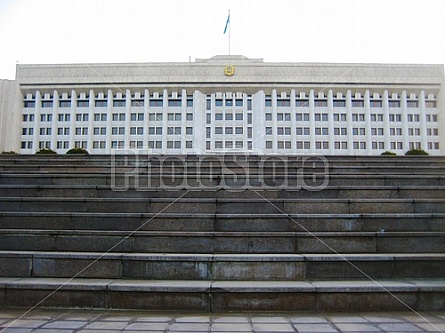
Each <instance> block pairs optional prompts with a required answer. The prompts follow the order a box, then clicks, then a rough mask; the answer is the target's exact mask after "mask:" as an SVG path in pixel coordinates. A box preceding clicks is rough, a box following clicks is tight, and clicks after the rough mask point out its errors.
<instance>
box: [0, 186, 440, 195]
mask: <svg viewBox="0 0 445 333" xmlns="http://www.w3.org/2000/svg"><path fill="white" fill-rule="evenodd" d="M184 192H185V190H182V191H181V192H178V190H168V189H165V190H162V189H156V188H150V189H143V188H141V189H135V188H129V189H127V190H125V191H119V190H116V191H113V190H112V189H110V187H109V186H98V185H21V184H18V185H0V197H59V198H60V197H81V198H177V197H178V196H180V195H182V194H184ZM259 193H260V194H261V196H263V197H266V198H270V199H278V198H331V199H335V198H339V199H346V198H349V199H357V198H363V199H365V198H368V199H370V198H387V199H406V198H437V199H439V198H445V186H427V185H425V186H413V185H411V186H410V185H405V186H363V185H357V186H348V185H339V186H330V185H328V186H326V187H325V188H323V190H321V191H308V190H306V189H303V188H302V189H300V190H298V189H295V190H292V189H290V188H288V189H286V190H275V191H273V190H270V191H266V190H259ZM254 196H258V194H256V193H255V192H254V190H243V191H230V190H227V189H221V190H217V191H215V190H210V189H207V190H206V189H203V190H200V191H198V190H190V192H189V193H187V197H188V198H251V197H254Z"/></svg>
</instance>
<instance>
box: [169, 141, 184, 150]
mask: <svg viewBox="0 0 445 333" xmlns="http://www.w3.org/2000/svg"><path fill="white" fill-rule="evenodd" d="M167 149H181V141H167Z"/></svg>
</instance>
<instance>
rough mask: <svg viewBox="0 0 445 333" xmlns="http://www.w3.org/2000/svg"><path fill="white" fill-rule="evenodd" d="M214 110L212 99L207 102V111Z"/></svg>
mask: <svg viewBox="0 0 445 333" xmlns="http://www.w3.org/2000/svg"><path fill="white" fill-rule="evenodd" d="M211 109H212V100H211V99H208V100H207V101H206V110H207V111H210V110H211Z"/></svg>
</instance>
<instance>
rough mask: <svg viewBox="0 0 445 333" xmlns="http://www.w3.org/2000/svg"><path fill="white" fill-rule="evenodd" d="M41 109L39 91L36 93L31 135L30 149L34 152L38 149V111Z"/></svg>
mask: <svg viewBox="0 0 445 333" xmlns="http://www.w3.org/2000/svg"><path fill="white" fill-rule="evenodd" d="M41 108H42V95H41V94H40V91H39V90H37V91H36V106H35V109H34V135H33V138H32V140H33V142H32V147H33V150H34V151H37V150H39V149H40V147H39V139H40V110H41Z"/></svg>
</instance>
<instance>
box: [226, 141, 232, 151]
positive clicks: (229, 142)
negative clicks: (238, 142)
mask: <svg viewBox="0 0 445 333" xmlns="http://www.w3.org/2000/svg"><path fill="white" fill-rule="evenodd" d="M224 146H225V147H226V148H229V149H231V148H233V141H226V142H224Z"/></svg>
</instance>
